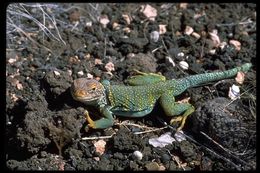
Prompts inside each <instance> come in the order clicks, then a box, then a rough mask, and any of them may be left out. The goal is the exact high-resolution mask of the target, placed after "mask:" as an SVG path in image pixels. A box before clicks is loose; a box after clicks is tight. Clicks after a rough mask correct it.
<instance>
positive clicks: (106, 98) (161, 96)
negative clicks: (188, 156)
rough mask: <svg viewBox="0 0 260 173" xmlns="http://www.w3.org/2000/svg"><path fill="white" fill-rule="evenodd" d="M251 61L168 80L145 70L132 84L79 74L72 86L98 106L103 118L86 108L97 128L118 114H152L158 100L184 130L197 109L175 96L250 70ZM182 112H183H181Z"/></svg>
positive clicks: (76, 95)
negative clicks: (98, 117) (200, 85)
mask: <svg viewBox="0 0 260 173" xmlns="http://www.w3.org/2000/svg"><path fill="white" fill-rule="evenodd" d="M251 66H252V64H251V63H246V64H244V65H242V66H241V67H236V68H233V69H231V70H227V71H223V72H213V73H205V74H198V75H192V76H188V77H185V78H181V79H172V80H166V79H165V77H164V76H162V75H159V74H154V73H142V72H139V75H136V76H133V77H131V78H130V79H129V80H128V84H129V86H124V85H110V83H109V81H108V80H104V81H102V82H101V83H100V82H98V81H96V80H93V79H86V78H78V79H76V80H74V81H73V84H72V86H71V94H72V97H73V98H74V99H75V100H77V101H80V102H83V103H85V104H86V105H92V106H95V107H97V108H98V110H99V111H100V113H101V114H102V118H101V119H99V120H96V121H93V120H92V119H91V118H90V116H89V114H88V111H85V116H86V120H87V121H88V123H89V124H88V126H89V127H91V128H94V129H101V128H107V127H110V126H112V125H113V123H114V115H117V116H125V117H143V116H145V115H147V114H149V113H150V112H151V111H152V110H153V108H154V105H155V103H156V102H157V101H158V102H159V104H160V105H161V106H162V108H163V110H164V112H165V114H166V115H168V116H173V118H172V119H171V121H170V124H174V123H177V122H180V126H179V127H178V128H177V131H179V130H181V129H182V128H183V126H184V124H185V120H186V118H187V117H188V116H189V115H190V114H191V113H192V112H194V110H195V109H194V107H193V106H192V105H191V104H189V103H177V102H175V98H174V97H175V96H178V95H179V94H181V93H182V92H184V91H185V90H186V89H187V88H190V87H194V86H197V85H199V84H203V83H207V82H210V81H216V80H221V79H225V78H230V77H233V76H235V75H236V74H237V72H238V71H243V72H246V71H248V70H249V69H250V68H251ZM181 114H182V115H181Z"/></svg>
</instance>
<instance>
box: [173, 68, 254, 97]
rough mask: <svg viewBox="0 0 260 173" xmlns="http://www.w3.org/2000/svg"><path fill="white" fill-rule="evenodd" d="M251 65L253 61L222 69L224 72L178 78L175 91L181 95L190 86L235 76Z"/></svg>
mask: <svg viewBox="0 0 260 173" xmlns="http://www.w3.org/2000/svg"><path fill="white" fill-rule="evenodd" d="M251 66H252V64H251V63H246V64H243V65H242V66H241V67H236V68H233V69H230V70H226V71H222V72H212V73H205V74H197V75H192V76H188V77H185V78H182V79H178V80H177V81H176V84H175V87H174V91H175V92H174V93H175V95H179V94H181V93H182V92H184V91H185V90H186V89H188V88H190V87H195V86H197V85H200V84H203V83H206V82H211V81H216V80H221V79H226V78H230V77H233V76H235V75H236V74H237V72H239V71H242V72H246V71H248V70H249V69H250V68H251Z"/></svg>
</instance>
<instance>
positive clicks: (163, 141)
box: [149, 132, 175, 148]
mask: <svg viewBox="0 0 260 173" xmlns="http://www.w3.org/2000/svg"><path fill="white" fill-rule="evenodd" d="M173 141H175V139H174V138H173V137H172V136H171V133H170V132H167V133H165V134H163V135H161V136H160V137H158V138H151V139H149V144H150V145H152V146H153V147H160V148H163V147H165V146H166V145H169V144H172V142H173Z"/></svg>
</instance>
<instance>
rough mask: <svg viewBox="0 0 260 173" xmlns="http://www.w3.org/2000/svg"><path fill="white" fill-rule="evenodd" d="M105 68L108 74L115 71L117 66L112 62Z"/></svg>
mask: <svg viewBox="0 0 260 173" xmlns="http://www.w3.org/2000/svg"><path fill="white" fill-rule="evenodd" d="M105 68H106V70H107V71H108V72H111V71H115V65H114V64H113V63H112V62H109V63H107V64H106V65H105Z"/></svg>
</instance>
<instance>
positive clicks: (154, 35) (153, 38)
mask: <svg viewBox="0 0 260 173" xmlns="http://www.w3.org/2000/svg"><path fill="white" fill-rule="evenodd" d="M159 37H160V33H159V32H158V31H152V32H151V33H150V40H151V41H153V42H157V41H158V40H159Z"/></svg>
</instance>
